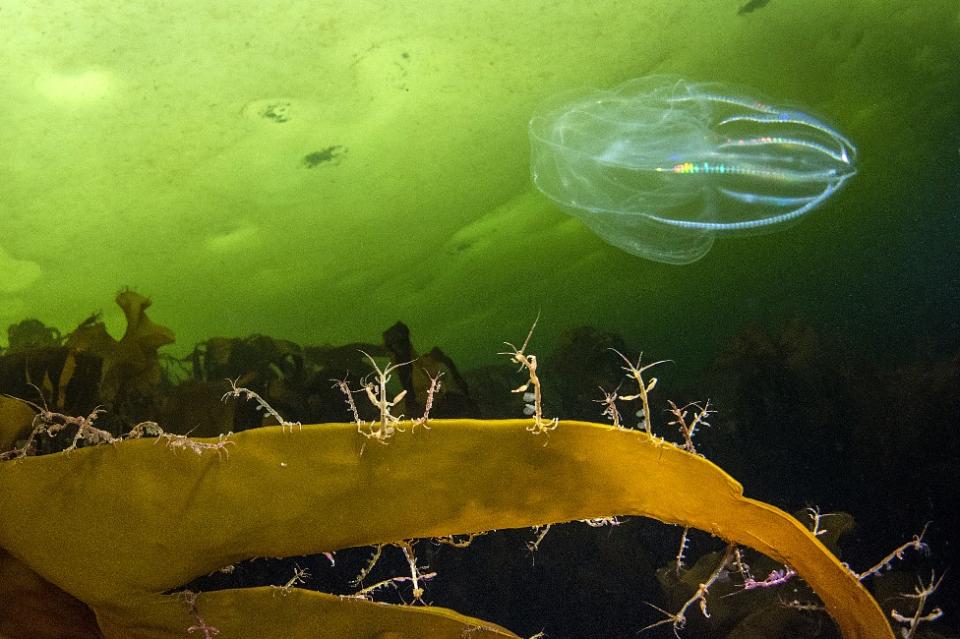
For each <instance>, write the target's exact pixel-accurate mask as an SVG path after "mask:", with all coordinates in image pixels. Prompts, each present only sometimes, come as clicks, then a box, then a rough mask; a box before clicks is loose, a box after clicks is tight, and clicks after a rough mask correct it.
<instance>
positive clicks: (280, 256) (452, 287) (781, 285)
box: [0, 0, 960, 362]
mask: <svg viewBox="0 0 960 639" xmlns="http://www.w3.org/2000/svg"><path fill="white" fill-rule="evenodd" d="M741 4H742V3H738V2H735V1H733V2H713V3H700V2H686V3H683V2H681V3H670V4H665V3H659V2H650V3H638V2H603V3H578V2H556V3H534V2H523V3H514V2H496V1H492V0H490V1H485V2H431V3H407V2H394V3H377V2H323V3H320V2H313V3H293V4H291V5H289V6H283V7H280V6H274V5H273V4H272V3H248V4H247V3H232V4H230V5H229V6H228V5H222V6H221V5H215V4H213V3H199V4H198V3H186V2H171V3H156V4H154V3H122V4H120V5H117V4H116V3H101V2H57V3H53V4H51V5H42V4H40V3H35V2H14V3H5V4H4V6H3V7H2V10H0V27H2V29H3V33H4V38H3V42H2V44H0V55H2V58H3V68H4V69H5V72H4V80H3V85H4V86H3V98H2V100H3V102H4V105H5V108H3V109H2V110H0V130H2V131H3V144H2V147H0V167H2V171H3V176H2V189H0V210H2V217H0V324H6V323H9V322H11V321H14V320H18V319H20V318H22V317H25V316H36V317H39V318H40V319H41V320H43V321H45V322H46V323H48V324H53V325H56V326H59V327H61V328H62V329H64V330H69V329H70V328H72V327H73V326H75V325H76V324H77V323H78V322H79V321H81V320H82V319H83V318H84V317H86V316H87V315H88V314H89V313H90V312H91V311H92V310H95V309H97V308H102V309H103V310H104V311H105V314H106V318H107V320H108V324H109V325H111V326H112V327H115V328H116V329H119V328H120V327H121V326H122V322H121V316H120V314H119V311H118V309H115V308H114V307H113V305H112V303H111V302H110V300H111V299H112V297H113V294H114V293H115V291H116V290H117V289H118V288H120V287H122V286H131V287H133V288H135V289H137V290H140V291H142V292H144V293H146V294H149V295H151V296H152V297H153V299H154V301H155V305H154V307H153V315H154V316H155V318H156V319H157V320H158V321H161V322H162V323H164V324H166V325H168V326H170V327H172V328H173V329H174V330H175V331H176V332H177V336H178V347H179V348H180V349H182V350H189V348H190V347H191V346H192V344H193V343H195V342H196V341H198V340H201V339H204V338H206V337H208V336H211V335H242V334H247V333H251V332H265V333H269V334H271V335H273V336H276V337H284V338H289V339H293V340H295V341H298V342H309V343H316V342H331V343H342V342H348V341H354V340H361V339H375V338H377V337H378V336H379V334H380V332H381V331H382V330H383V329H384V328H385V327H386V326H389V325H390V324H391V323H392V322H393V321H394V320H396V319H397V318H401V319H403V320H404V321H405V322H407V323H408V324H409V325H410V326H411V328H412V330H413V333H414V335H415V336H420V338H421V339H422V340H428V341H430V342H431V343H437V344H442V345H443V346H444V348H445V349H447V350H448V351H449V352H451V353H454V354H456V355H457V356H459V357H460V359H461V360H464V361H473V362H476V361H480V360H482V359H484V358H486V357H488V356H489V354H490V353H491V352H492V351H494V350H495V349H496V348H497V344H499V342H500V341H501V340H502V339H518V338H519V335H518V332H522V331H523V330H525V327H527V326H528V325H529V323H530V321H531V319H532V318H533V316H535V315H536V313H537V311H538V309H539V310H542V314H543V317H544V321H542V322H541V328H540V338H541V339H542V340H543V341H544V342H545V343H546V342H549V341H550V340H551V339H553V338H554V337H555V336H556V335H557V334H558V333H559V332H560V331H562V330H563V329H565V328H567V327H571V326H576V325H579V324H593V325H597V326H602V327H604V328H608V329H611V330H615V331H618V332H620V333H623V334H625V335H628V336H630V337H631V338H632V339H633V340H634V341H637V342H640V343H642V344H643V345H644V348H647V349H655V350H657V351H658V352H661V353H665V354H669V355H671V356H673V357H675V358H686V359H687V360H690V359H696V358H699V357H702V356H705V355H704V354H705V352H706V351H712V349H714V346H715V344H716V343H717V341H718V340H721V339H724V338H726V337H728V336H729V335H730V334H732V333H733V332H735V331H736V329H737V328H738V327H739V326H740V325H742V323H743V322H744V321H746V320H771V319H777V318H781V317H789V316H796V315H799V316H806V317H809V318H810V319H811V321H813V322H815V323H818V324H823V325H825V326H827V327H828V328H829V329H830V330H837V331H841V332H844V333H849V334H851V335H852V336H853V337H854V338H856V339H863V340H866V341H868V342H869V343H870V345H871V346H878V345H882V346H883V348H885V349H886V348H890V349H894V350H897V351H899V350H903V349H911V348H913V347H915V344H916V336H917V334H920V335H930V336H932V337H933V339H941V338H943V337H944V336H949V335H950V334H952V333H953V332H954V331H955V330H956V317H957V312H956V311H957V297H956V285H957V274H956V271H957V269H956V259H955V258H954V246H955V244H956V240H957V237H958V232H957V224H956V222H955V221H956V216H957V210H958V186H957V174H958V167H960V155H958V149H960V137H958V136H960V133H958V131H960V128H958V123H957V114H958V112H960V107H958V104H957V103H958V101H960V97H958V96H960V74H958V73H957V69H956V61H957V60H958V59H960V37H958V35H960V23H958V20H960V18H958V6H957V3H956V2H954V1H935V0H927V1H925V2H923V3H921V4H917V3H905V2H898V3H894V2H879V1H878V2H855V3H843V4H842V5H841V4H837V3H835V2H831V1H827V0H824V1H822V2H818V1H807V2H804V3H802V5H801V4H799V3H796V2H786V1H783V0H780V1H777V0H774V2H771V3H769V4H768V5H766V6H764V7H762V8H760V9H757V10H755V11H753V12H751V13H748V14H743V15H738V13H737V9H738V8H739V6H740V5H741ZM655 72H675V73H680V74H682V75H685V76H688V77H692V78H697V79H705V80H713V79H716V80H721V79H722V80H724V81H727V82H733V83H736V84H742V85H745V86H751V87H757V88H758V89H759V90H761V91H762V92H763V93H765V94H767V95H771V96H776V97H777V98H779V99H782V100H784V101H789V102H796V103H798V104H802V105H805V106H808V107H809V108H811V109H813V110H815V111H816V112H818V113H823V114H828V115H829V117H830V118H831V119H832V120H833V121H834V122H836V123H837V125H838V127H839V128H840V129H841V130H842V131H844V132H845V133H846V134H847V135H849V136H850V137H851V138H852V139H853V140H854V141H855V142H856V143H857V145H858V147H859V149H860V153H861V163H860V174H859V175H857V176H856V177H855V178H854V180H853V181H852V183H851V184H850V186H849V187H848V188H847V189H845V190H844V191H843V192H842V193H840V194H839V195H838V196H837V197H835V198H833V199H832V200H831V201H830V202H828V203H827V205H826V206H824V207H822V208H821V209H819V210H817V211H816V212H814V213H813V214H811V215H810V216H808V219H806V220H804V221H803V223H802V224H800V225H799V226H797V227H795V228H793V229H790V230H788V231H786V232H783V233H778V234H775V235H771V236H768V237H760V238H753V239H747V240H731V241H726V242H721V243H719V244H718V245H717V246H716V247H715V248H714V249H713V251H711V253H710V254H709V255H708V256H707V257H706V258H705V259H703V260H701V261H700V262H698V263H696V264H694V265H692V266H686V267H670V266H664V265H659V264H655V263H651V262H647V261H644V260H640V259H636V258H634V257H632V256H629V255H626V254H623V253H621V252H619V251H617V250H616V249H613V248H612V247H609V246H607V245H606V244H604V243H603V242H601V241H599V240H598V239H596V238H595V237H594V236H593V234H591V233H590V232H589V231H587V230H586V229H585V228H584V227H583V226H582V225H581V224H580V223H579V222H577V221H576V220H574V219H572V218H570V217H568V216H566V215H564V214H563V213H561V212H559V211H558V210H556V209H555V208H554V207H552V206H551V205H549V204H548V203H547V202H546V200H545V199H544V198H543V197H541V196H540V195H538V194H537V193H535V192H534V191H533V190H532V188H531V185H530V180H529V176H528V168H527V163H528V153H529V151H528V144H527V139H526V122H527V119H528V118H529V115H530V114H531V113H532V112H533V110H534V109H535V106H536V105H537V104H538V103H539V102H540V101H542V100H543V99H544V98H545V97H547V96H550V95H552V94H554V93H556V92H558V91H561V90H566V89H570V88H573V87H580V86H609V85H613V84H615V83H618V82H620V81H622V80H624V79H627V78H631V77H637V76H642V75H646V74H650V73H655ZM311 154H314V155H311ZM324 154H326V155H328V156H330V157H329V159H327V160H326V161H320V162H318V163H314V164H311V162H310V161H309V160H308V159H305V158H310V157H313V158H314V160H316V159H317V158H320V159H321V160H323V159H324ZM954 343H956V340H955V339H954ZM424 346H426V344H424Z"/></svg>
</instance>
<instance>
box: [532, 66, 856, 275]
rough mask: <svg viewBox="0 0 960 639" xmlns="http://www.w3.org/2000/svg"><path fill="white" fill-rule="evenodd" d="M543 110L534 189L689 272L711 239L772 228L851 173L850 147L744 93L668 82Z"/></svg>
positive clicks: (536, 130)
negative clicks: (688, 265)
mask: <svg viewBox="0 0 960 639" xmlns="http://www.w3.org/2000/svg"><path fill="white" fill-rule="evenodd" d="M552 102H553V103H552V105H551V106H547V107H544V108H543V109H542V110H541V112H539V113H537V114H536V115H534V116H533V118H532V119H531V120H530V125H529V133H530V144H531V158H530V164H531V173H532V176H533V182H534V184H535V185H536V187H537V188H538V189H540V191H542V192H543V193H544V194H545V195H546V196H547V197H549V198H550V199H551V200H553V201H554V202H555V203H556V204H557V206H559V207H560V208H562V209H563V210H564V211H566V212H567V213H569V214H571V215H573V216H574V217H577V218H579V219H581V220H582V221H583V222H584V223H585V224H587V225H588V226H589V227H590V228H592V229H593V230H594V232H596V233H597V235H599V236H600V237H602V238H603V239H604V240H606V241H607V242H609V243H610V244H613V245H614V246H617V247H619V248H621V249H623V250H625V251H627V252H629V253H633V254H634V255H639V256H640V257H645V258H648V259H651V260H656V261H659V262H667V263H673V264H685V263H689V262H693V261H696V260H698V259H699V258H701V257H703V256H704V255H705V254H706V253H707V252H708V251H709V250H710V247H711V246H712V245H713V239H714V237H715V236H717V235H750V234H757V233H766V232H771V231H774V230H778V229H781V228H783V227H785V226H787V225H788V224H790V223H791V222H794V221H796V220H798V219H800V218H801V217H802V216H804V215H806V214H807V213H809V212H810V211H812V210H813V209H815V208H817V207H818V206H820V205H821V204H823V203H824V202H826V201H827V200H828V199H829V198H830V197H831V196H832V195H833V194H834V193H836V192H837V190H839V189H840V187H841V186H843V184H844V183H845V182H846V181H847V180H848V179H849V178H850V177H851V176H853V175H854V174H855V173H856V168H855V164H856V157H857V150H856V147H855V146H854V145H853V143H852V142H851V141H850V140H849V139H848V138H846V137H845V136H843V135H842V134H841V133H839V132H838V131H836V130H835V129H833V128H832V127H830V126H829V125H828V124H826V123H825V122H823V121H821V120H819V119H818V118H815V117H813V116H812V115H809V114H807V113H804V112H802V111H798V110H795V109H788V108H785V107H780V106H775V105H772V104H769V103H766V102H762V101H760V100H759V99H757V98H756V97H755V92H754V91H752V90H751V91H746V92H744V91H739V90H737V89H735V88H733V87H730V86H727V85H724V84H720V83H705V82H701V83H698V82H688V81H687V80H684V79H682V78H679V77H677V76H670V75H665V76H651V77H646V78H640V79H636V80H631V81H629V82H625V83H623V84H621V85H620V86H617V87H615V88H613V89H609V90H600V91H592V92H588V93H583V94H579V95H576V96H574V97H570V98H567V99H563V100H560V99H555V100H553V101H552Z"/></svg>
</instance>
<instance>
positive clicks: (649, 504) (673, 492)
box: [0, 420, 894, 639]
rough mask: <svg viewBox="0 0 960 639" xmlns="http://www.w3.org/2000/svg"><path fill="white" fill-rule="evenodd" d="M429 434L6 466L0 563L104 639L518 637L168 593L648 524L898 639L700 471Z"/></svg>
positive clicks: (330, 605) (95, 450) (834, 576)
mask: <svg viewBox="0 0 960 639" xmlns="http://www.w3.org/2000/svg"><path fill="white" fill-rule="evenodd" d="M430 425H431V430H425V429H419V430H418V431H417V432H416V433H412V432H410V429H407V430H406V432H403V433H398V434H397V435H396V436H395V437H393V438H392V439H391V440H390V441H389V442H388V443H387V444H386V445H371V444H367V445H366V446H364V444H365V443H366V442H365V440H364V438H363V437H360V436H358V434H357V430H356V426H355V425H354V424H325V425H315V426H305V427H304V428H303V430H302V431H294V432H292V433H290V432H287V433H284V432H281V429H280V428H279V427H273V428H261V429H256V430H250V431H245V432H242V433H240V434H237V435H234V436H233V437H232V440H233V441H235V442H236V445H234V446H232V447H231V448H230V453H229V457H222V456H218V455H217V454H216V452H217V451H213V450H211V451H207V452H204V453H203V454H202V455H196V454H193V453H192V452H189V451H179V452H175V451H172V450H168V449H166V448H164V447H162V446H157V445H154V442H151V441H149V440H143V439H141V440H131V441H125V442H122V443H119V444H116V445H105V446H97V447H91V448H84V449H81V450H76V451H73V452H70V453H67V454H63V453H60V454H54V455H47V456H42V457H28V458H25V459H22V460H16V461H9V462H4V463H0V486H2V487H3V488H2V492H0V546H2V547H3V548H5V549H6V550H8V551H9V552H10V553H11V554H12V555H13V556H14V557H16V558H18V559H19V560H21V561H23V562H24V563H26V564H27V565H28V566H30V567H31V568H32V569H33V570H35V571H36V572H37V573H39V574H40V575H42V576H43V577H45V578H46V579H47V580H49V581H51V582H52V583H54V584H56V585H57V586H59V587H60V588H62V589H64V590H65V591H67V592H68V593H71V594H72V595H74V596H75V597H77V598H79V599H80V600H81V601H83V602H85V603H87V604H88V605H89V606H91V607H92V608H93V609H94V610H95V612H96V614H97V617H98V620H99V621H100V624H101V627H102V628H103V630H104V634H105V636H106V637H108V638H109V639H113V638H116V639H119V638H121V637H123V638H124V639H170V638H173V637H183V636H184V633H185V630H186V628H188V627H190V626H191V625H196V623H197V621H196V618H197V617H196V615H197V614H198V615H199V616H200V617H202V619H203V620H204V622H205V623H208V624H210V625H211V626H214V627H216V628H218V629H219V630H220V631H221V633H222V634H221V636H229V637H251V638H252V637H256V638H262V639H270V638H276V639H279V638H281V637H282V638H284V639H286V638H289V637H304V638H306V637H311V638H317V637H329V638H331V639H332V638H334V637H337V638H340V637H344V636H351V637H370V638H373V637H394V638H400V637H409V638H411V639H412V638H414V637H426V636H429V637H450V638H451V639H453V638H459V637H461V636H462V633H463V632H464V631H465V630H470V631H471V632H473V633H474V634H469V635H468V636H470V637H503V636H507V637H512V636H515V635H512V634H510V633H509V632H507V631H506V630H503V629H501V628H498V627H496V626H494V625H492V624H487V623H485V622H482V621H478V620H475V619H468V618H465V617H462V616H460V615H457V614H456V613H453V612H451V611H449V610H444V609H440V608H435V607H422V606H417V607H406V606H392V605H386V604H378V603H373V602H364V601H357V600H354V599H341V598H338V597H334V596H331V595H322V594H317V593H307V592H302V591H297V590H295V589H293V590H291V593H290V595H289V596H287V597H283V596H275V595H276V592H275V591H271V590H270V589H255V590H246V591H236V590H234V591H218V592H210V593H204V594H201V595H200V596H199V597H198V598H197V600H196V610H194V611H189V610H188V607H187V606H186V605H185V604H184V603H183V601H182V599H181V598H179V597H176V596H172V595H164V594H162V593H164V592H166V591H167V590H169V589H171V588H176V587H178V586H179V585H181V584H184V583H188V582H190V580H192V579H193V578H194V577H196V576H198V575H203V574H207V573H209V572H211V571H214V570H216V569H218V568H220V567H223V566H226V565H230V564H233V563H235V562H237V561H239V560H242V559H246V558H250V557H256V556H270V557H278V556H299V555H304V554H313V553H319V552H324V551H334V550H337V549H342V548H349V547H356V546H364V545H368V544H379V543H385V542H392V541H398V540H403V539H411V538H421V537H438V536H446V535H452V534H460V533H469V532H476V531H483V530H491V529H499V528H519V527H527V526H534V525H539V524H545V523H551V522H562V521H569V520H576V519H588V518H597V517H604V516H610V515H621V514H622V515H643V516H647V517H653V518H655V519H658V520H661V521H664V522H669V523H675V524H680V525H684V526H692V527H696V528H700V529H702V530H706V531H709V532H711V533H713V534H715V535H718V536H719V537H722V538H724V539H726V540H728V541H731V542H735V543H737V544H742V545H745V546H750V547H752V548H755V549H756V550H758V551H760V552H762V553H764V554H766V555H768V556H770V557H772V558H774V559H776V560H778V561H782V562H784V563H787V564H789V565H790V566H792V567H793V568H794V569H795V570H796V571H797V572H798V573H799V574H800V575H801V576H802V577H803V578H804V579H805V580H806V581H807V583H808V584H809V585H810V586H811V587H812V588H813V590H814V591H815V592H816V593H817V594H818V595H819V596H820V598H821V599H822V600H823V602H824V604H825V605H826V607H827V610H828V611H829V613H830V615H831V616H832V617H833V618H834V620H835V621H836V622H837V624H838V626H839V627H840V629H841V631H842V633H843V636H844V637H845V639H892V638H893V636H894V635H893V632H892V631H891V629H890V626H889V624H888V623H887V621H886V619H885V618H884V615H883V612H882V611H881V610H880V608H879V607H878V605H877V603H876V602H875V601H874V600H873V599H872V598H871V596H870V594H869V593H868V592H867V591H866V590H865V589H864V588H863V586H862V585H861V584H860V583H859V581H857V579H856V578H855V577H854V576H853V575H852V574H851V573H850V571H848V570H847V569H846V568H845V567H843V566H842V565H841V564H840V562H839V561H837V559H836V558H835V557H834V556H833V555H831V554H830V552H829V551H828V550H827V549H826V548H825V547H824V546H823V545H822V544H821V543H820V542H819V541H818V540H817V538H816V537H814V536H813V535H812V534H811V533H810V532H809V531H808V530H806V529H805V528H804V527H803V526H802V525H801V524H800V523H799V522H798V521H796V520H795V519H794V518H792V517H790V516H789V515H787V514H786V513H784V512H782V511H780V510H778V509H776V508H774V507H772V506H769V505H766V504H764V503H761V502H757V501H754V500H752V499H747V498H745V497H743V494H742V488H741V486H740V484H738V483H737V482H736V481H734V480H733V479H732V478H731V477H729V476H728V475H727V474H725V473H724V472H723V471H722V470H721V469H720V468H718V467H717V466H715V465H714V464H712V463H711V462H709V461H707V460H705V459H704V458H702V457H699V456H697V455H694V454H690V453H687V452H684V451H683V450H681V449H680V448H678V447H676V446H674V445H673V444H669V443H665V442H663V441H662V440H659V439H657V438H652V437H650V436H649V435H647V434H645V433H643V432H638V431H630V430H615V429H612V428H611V427H607V426H602V425H598V424H590V423H584V422H560V423H559V425H558V427H557V428H556V430H554V431H552V432H551V433H550V434H549V435H540V436H537V435H532V434H531V433H529V432H528V431H527V427H528V426H529V421H523V420H509V421H473V420H437V421H431V422H430ZM212 441H215V440H212ZM544 444H546V445H544ZM361 448H362V450H363V454H362V455H361V454H360V453H361ZM637 605H642V603H641V602H639V601H638V602H637ZM193 613H196V614H193Z"/></svg>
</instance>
